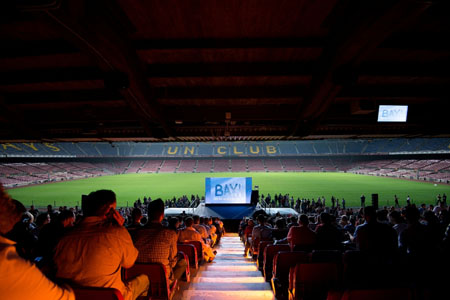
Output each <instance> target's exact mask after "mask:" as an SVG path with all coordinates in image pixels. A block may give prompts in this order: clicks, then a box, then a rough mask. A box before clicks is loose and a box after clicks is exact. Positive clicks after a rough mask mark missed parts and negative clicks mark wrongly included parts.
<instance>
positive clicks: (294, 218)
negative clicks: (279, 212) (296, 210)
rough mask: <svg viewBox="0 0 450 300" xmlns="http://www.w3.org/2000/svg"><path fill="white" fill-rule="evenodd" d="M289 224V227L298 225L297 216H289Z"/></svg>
mask: <svg viewBox="0 0 450 300" xmlns="http://www.w3.org/2000/svg"><path fill="white" fill-rule="evenodd" d="M289 221H290V222H289V224H288V226H287V227H288V228H289V229H290V228H291V227H292V226H298V222H297V218H296V217H295V216H292V217H290V218H289Z"/></svg>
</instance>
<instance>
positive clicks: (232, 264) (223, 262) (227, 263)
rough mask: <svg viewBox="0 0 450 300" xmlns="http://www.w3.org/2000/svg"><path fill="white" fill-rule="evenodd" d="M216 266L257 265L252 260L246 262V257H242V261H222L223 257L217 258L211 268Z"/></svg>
mask: <svg viewBox="0 0 450 300" xmlns="http://www.w3.org/2000/svg"><path fill="white" fill-rule="evenodd" d="M215 265H227V266H248V265H255V262H253V261H251V260H245V258H244V257H241V259H240V260H239V259H222V258H221V257H220V258H219V257H216V259H215V260H214V261H213V262H212V263H210V264H209V266H215Z"/></svg>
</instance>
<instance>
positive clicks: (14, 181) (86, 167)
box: [0, 157, 450, 186]
mask: <svg viewBox="0 0 450 300" xmlns="http://www.w3.org/2000/svg"><path fill="white" fill-rule="evenodd" d="M195 172H196V173H201V172H205V173H212V172H351V173H358V174H367V175H375V176H390V177H398V178H407V179H420V180H433V181H441V182H447V181H448V180H449V179H450V160H449V159H445V160H438V159H433V160H413V159H409V160H392V159H391V160H367V159H364V160H363V159H362V158H356V157H353V158H342V157H341V158H334V157H327V158H325V157H319V158H317V157H316V158H304V157H303V158H283V159H277V158H265V159H256V158H254V159H242V158H241V159H198V160H197V159H181V160H178V159H167V160H163V159H152V160H150V159H149V160H117V161H109V162H37V163H31V162H29V163H0V182H2V183H3V184H4V185H6V186H16V185H30V184H37V183H44V182H52V181H61V180H72V179H79V178H88V177H94V176H104V175H113V174H127V173H195Z"/></svg>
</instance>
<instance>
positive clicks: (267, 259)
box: [263, 244, 291, 281]
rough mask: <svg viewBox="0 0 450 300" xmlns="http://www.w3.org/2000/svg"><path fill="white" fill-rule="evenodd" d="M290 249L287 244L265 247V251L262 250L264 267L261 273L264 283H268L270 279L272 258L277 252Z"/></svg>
mask: <svg viewBox="0 0 450 300" xmlns="http://www.w3.org/2000/svg"><path fill="white" fill-rule="evenodd" d="M290 250H291V247H290V246H289V245H288V244H281V245H267V246H266V249H264V266H263V273H264V278H265V279H266V281H270V280H271V279H272V266H273V257H274V256H275V254H277V253H278V252H279V251H290Z"/></svg>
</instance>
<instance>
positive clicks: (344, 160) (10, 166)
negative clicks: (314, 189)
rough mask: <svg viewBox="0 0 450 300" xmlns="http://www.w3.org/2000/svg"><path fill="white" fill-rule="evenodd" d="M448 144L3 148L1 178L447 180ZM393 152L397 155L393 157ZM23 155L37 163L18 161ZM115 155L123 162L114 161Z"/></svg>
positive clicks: (21, 181)
mask: <svg viewBox="0 0 450 300" xmlns="http://www.w3.org/2000/svg"><path fill="white" fill-rule="evenodd" d="M448 144H449V139H447V138H437V139H431V138H416V139H406V138H402V139H373V140H363V139H361V140H348V139H336V140H321V141H279V142H274V141H271V142H245V143H244V142H207V143H181V142H179V143H173V144H172V143H170V144H163V143H130V142H119V143H105V142H102V143H86V142H80V143H62V142H61V143H3V144H0V151H1V154H0V155H3V156H11V157H12V159H15V161H4V162H3V163H1V164H0V177H1V178H2V182H4V183H5V184H7V185H8V186H11V184H20V185H24V184H34V183H41V182H46V181H49V180H50V181H52V180H70V179H76V178H83V177H91V176H103V175H110V174H124V173H149V172H151V173H155V172H163V173H164V172H182V173H183V172H188V173H190V172H208V173H209V172H230V171H231V172H246V171H253V172H281V171H285V172H301V171H310V172H320V171H328V172H336V171H337V172H347V171H348V172H352V173H359V174H367V175H374V176H393V177H398V178H407V179H415V180H428V181H430V180H431V181H439V182H447V181H448V174H447V171H448V170H449V168H450V160H449V159H446V157H445V156H444V155H443V154H446V153H450V150H449V149H448ZM430 151H431V153H430ZM433 151H435V152H433ZM387 152H392V153H396V154H397V155H395V156H393V155H389V156H387V154H386V153H387ZM415 154H419V155H415ZM425 155H426V156H425ZM17 156H21V157H31V158H32V159H31V158H30V159H31V161H30V162H22V161H20V162H17V161H18V159H16V158H15V157H17ZM46 157H51V158H52V159H54V160H53V161H49V159H46ZM113 157H114V158H121V159H122V160H117V159H115V160H111V158H113ZM136 157H142V159H141V160H139V159H138V160H136V159H135V158H136ZM183 157H189V158H187V159H181V158H183ZM213 157H215V160H214V162H213V160H212V158H213ZM257 157H258V158H257ZM269 157H270V158H269ZM68 158H70V161H68V160H67V159H68ZM75 158H76V159H75ZM78 158H81V159H83V161H79V160H78ZM152 158H155V159H152ZM156 158H159V159H156ZM175 158H179V160H177V159H175ZM198 158H201V159H198ZM208 158H209V159H208ZM163 159H164V161H163ZM162 162H164V163H162ZM27 176H28V177H27Z"/></svg>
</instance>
